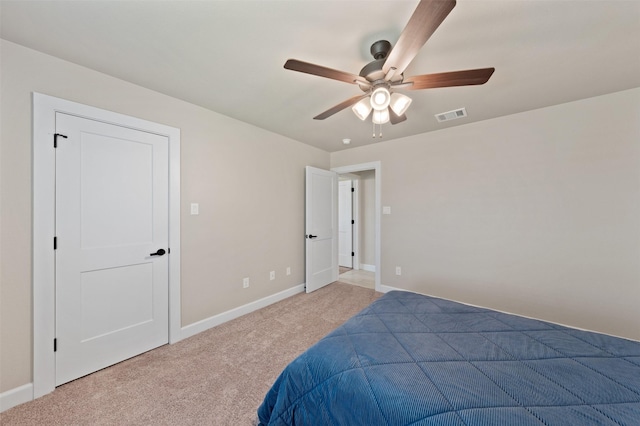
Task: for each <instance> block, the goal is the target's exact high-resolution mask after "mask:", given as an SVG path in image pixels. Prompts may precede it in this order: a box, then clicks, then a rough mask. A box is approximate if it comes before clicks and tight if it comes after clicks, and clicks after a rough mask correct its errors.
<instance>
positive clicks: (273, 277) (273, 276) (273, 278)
mask: <svg viewBox="0 0 640 426" xmlns="http://www.w3.org/2000/svg"><path fill="white" fill-rule="evenodd" d="M275 279H276V271H271V272H269V280H271V281H273V280H275Z"/></svg>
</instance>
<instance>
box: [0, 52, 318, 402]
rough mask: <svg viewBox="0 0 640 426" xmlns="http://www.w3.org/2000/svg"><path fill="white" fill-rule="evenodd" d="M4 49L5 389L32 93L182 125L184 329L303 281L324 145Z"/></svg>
mask: <svg viewBox="0 0 640 426" xmlns="http://www.w3.org/2000/svg"><path fill="white" fill-rule="evenodd" d="M0 54H1V58H0V61H1V65H0V66H1V69H0V84H1V86H0V89H1V92H2V97H1V101H0V102H1V104H0V108H1V112H0V124H1V133H0V137H1V141H0V161H1V170H0V183H1V188H0V209H1V215H0V232H1V238H0V250H1V258H0V261H1V264H0V392H4V391H7V390H10V389H14V388H16V387H19V386H21V385H24V384H27V383H30V382H31V380H32V377H31V374H32V373H31V358H32V345H31V339H32V321H31V319H32V312H31V297H32V293H31V267H32V265H31V220H32V204H31V198H32V180H31V175H32V169H31V154H32V150H31V144H32V142H31V113H32V111H31V93H32V92H40V93H43V94H47V95H51V96H56V97H60V98H64V99H67V100H71V101H75V102H80V103H84V104H87V105H91V106H94V107H98V108H103V109H107V110H111V111H115V112H118V113H122V114H128V115H131V116H135V117H139V118H142V119H146V120H150V121H155V122H158V123H162V124H166V125H169V126H173V127H177V128H180V129H181V139H182V140H181V168H182V171H181V179H182V183H181V195H182V200H181V215H182V220H181V232H182V240H181V248H182V265H181V267H182V277H181V285H182V287H181V292H182V295H181V298H182V300H181V303H182V326H186V325H189V324H192V323H194V322H197V321H199V320H202V319H206V318H209V317H211V316H213V315H216V314H219V313H222V312H225V311H227V310H230V309H232V308H235V307H238V306H242V305H244V304H246V303H249V302H252V301H254V300H258V299H261V298H263V297H266V296H269V295H272V294H275V293H278V292H280V291H283V290H286V289H289V288H292V287H294V286H296V285H299V284H302V283H304V238H303V235H304V166H306V165H310V166H315V167H320V168H325V169H328V168H329V154H328V153H326V152H324V151H322V150H319V149H316V148H312V147H310V146H307V145H304V144H301V143H299V142H296V141H293V140H291V139H288V138H285V137H283V136H280V135H277V134H274V133H270V132H267V131H265V130H262V129H258V128H256V127H253V126H251V125H248V124H246V123H243V122H240V121H237V120H234V119H231V118H229V117H225V116H223V115H220V114H217V113H214V112H211V111H209V110H206V109H204V108H200V107H198V106H195V105H192V104H189V103H187V102H183V101H180V100H177V99H174V98H171V97H168V96H165V95H162V94H160V93H157V92H153V91H151V90H147V89H144V88H142V87H140V86H136V85H133V84H130V83H126V82H124V81H122V80H118V79H115V78H112V77H109V76H107V75H104V74H101V73H98V72H95V71H92V70H89V69H87V68H83V67H80V66H77V65H75V64H72V63H69V62H66V61H62V60H59V59H57V58H54V57H51V56H48V55H44V54H41V53H39V52H36V51H33V50H30V49H27V48H24V47H21V46H19V45H16V44H14V43H10V42H7V41H4V40H2V41H1V45H0ZM190 203H199V205H200V214H199V215H198V216H192V215H190V208H189V207H190ZM287 267H291V272H292V273H291V275H290V276H287V275H286V274H285V270H286V268H287ZM271 270H275V271H276V280H275V281H270V280H269V271H271ZM244 277H249V278H250V281H251V284H250V287H249V288H248V289H243V288H242V279H243V278H244Z"/></svg>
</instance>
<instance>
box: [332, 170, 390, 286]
mask: <svg viewBox="0 0 640 426" xmlns="http://www.w3.org/2000/svg"><path fill="white" fill-rule="evenodd" d="M367 170H374V171H375V187H376V189H375V191H376V199H375V209H376V211H375V225H374V226H375V233H376V235H375V262H376V264H375V273H376V285H375V290H376V291H382V290H381V288H382V284H381V283H380V277H381V273H380V235H381V229H380V222H381V220H380V210H381V206H382V163H381V162H380V161H372V162H370V163H361V164H353V165H350V166H342V167H333V168H332V169H331V171H334V172H336V173H338V174H345V173H354V172H364V171H367Z"/></svg>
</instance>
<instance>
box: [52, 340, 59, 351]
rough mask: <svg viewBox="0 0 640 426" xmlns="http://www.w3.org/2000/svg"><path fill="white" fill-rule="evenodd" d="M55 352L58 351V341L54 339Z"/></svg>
mask: <svg viewBox="0 0 640 426" xmlns="http://www.w3.org/2000/svg"><path fill="white" fill-rule="evenodd" d="M53 351H54V352H57V351H58V339H53Z"/></svg>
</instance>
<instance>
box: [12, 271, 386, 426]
mask: <svg viewBox="0 0 640 426" xmlns="http://www.w3.org/2000/svg"><path fill="white" fill-rule="evenodd" d="M380 295H381V294H380V293H376V292H375V291H373V290H371V289H367V288H363V287H358V286H353V285H349V284H343V283H339V282H338V283H334V284H331V285H329V286H327V287H325V288H322V289H320V290H317V291H315V292H313V293H311V294H298V295H296V296H293V297H290V298H288V299H286V300H284V301H282V302H279V303H276V304H274V305H271V306H268V307H266V308H264V309H261V310H259V311H256V312H253V313H251V314H248V315H245V316H244V317H241V318H238V319H236V320H233V321H230V322H227V323H225V324H222V325H220V326H218V327H215V328H213V329H210V330H208V331H205V332H203V333H200V334H198V335H196V336H193V337H191V338H189V339H186V340H183V341H181V342H179V343H177V344H174V345H166V346H163V347H160V348H158V349H154V350H152V351H150V352H147V353H144V354H142V355H139V356H137V357H135V358H132V359H129V360H127V361H124V362H121V363H119V364H117V365H114V366H112V367H109V368H106V369H104V370H101V371H98V372H96V373H94V374H91V375H89V376H86V377H83V378H81V379H78V380H75V381H73V382H70V383H67V384H65V385H63V386H60V387H58V388H57V389H56V390H55V391H54V392H53V393H51V394H49V395H46V396H44V397H42V398H39V399H37V400H35V401H32V402H29V403H26V404H22V405H20V406H17V407H14V408H12V409H10V410H7V411H5V412H4V413H1V414H0V424H2V425H3V426H8V425H132V424H135V425H234V426H239V425H252V424H254V422H255V419H256V410H257V408H258V406H259V405H260V403H261V402H262V399H263V398H264V395H265V394H266V392H267V391H268V390H269V388H270V387H271V385H272V384H273V382H274V380H275V379H276V377H277V376H278V374H279V373H280V371H281V370H282V369H283V368H284V367H285V366H286V365H287V364H288V363H289V362H291V361H292V360H293V359H294V358H295V357H296V356H298V355H299V354H300V353H302V352H303V351H304V350H305V349H306V348H308V347H309V346H311V345H312V344H313V343H315V342H317V341H318V340H319V339H320V338H322V337H323V336H324V335H325V334H327V333H328V332H329V331H331V330H333V329H334V328H335V327H337V326H338V325H340V324H342V323H343V322H344V321H345V320H347V319H348V318H350V317H351V316H353V315H354V314H356V313H357V312H359V311H360V310H362V309H363V308H364V307H366V306H367V305H368V304H369V303H371V302H372V301H373V300H375V299H376V298H378V297H379V296H380Z"/></svg>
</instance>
